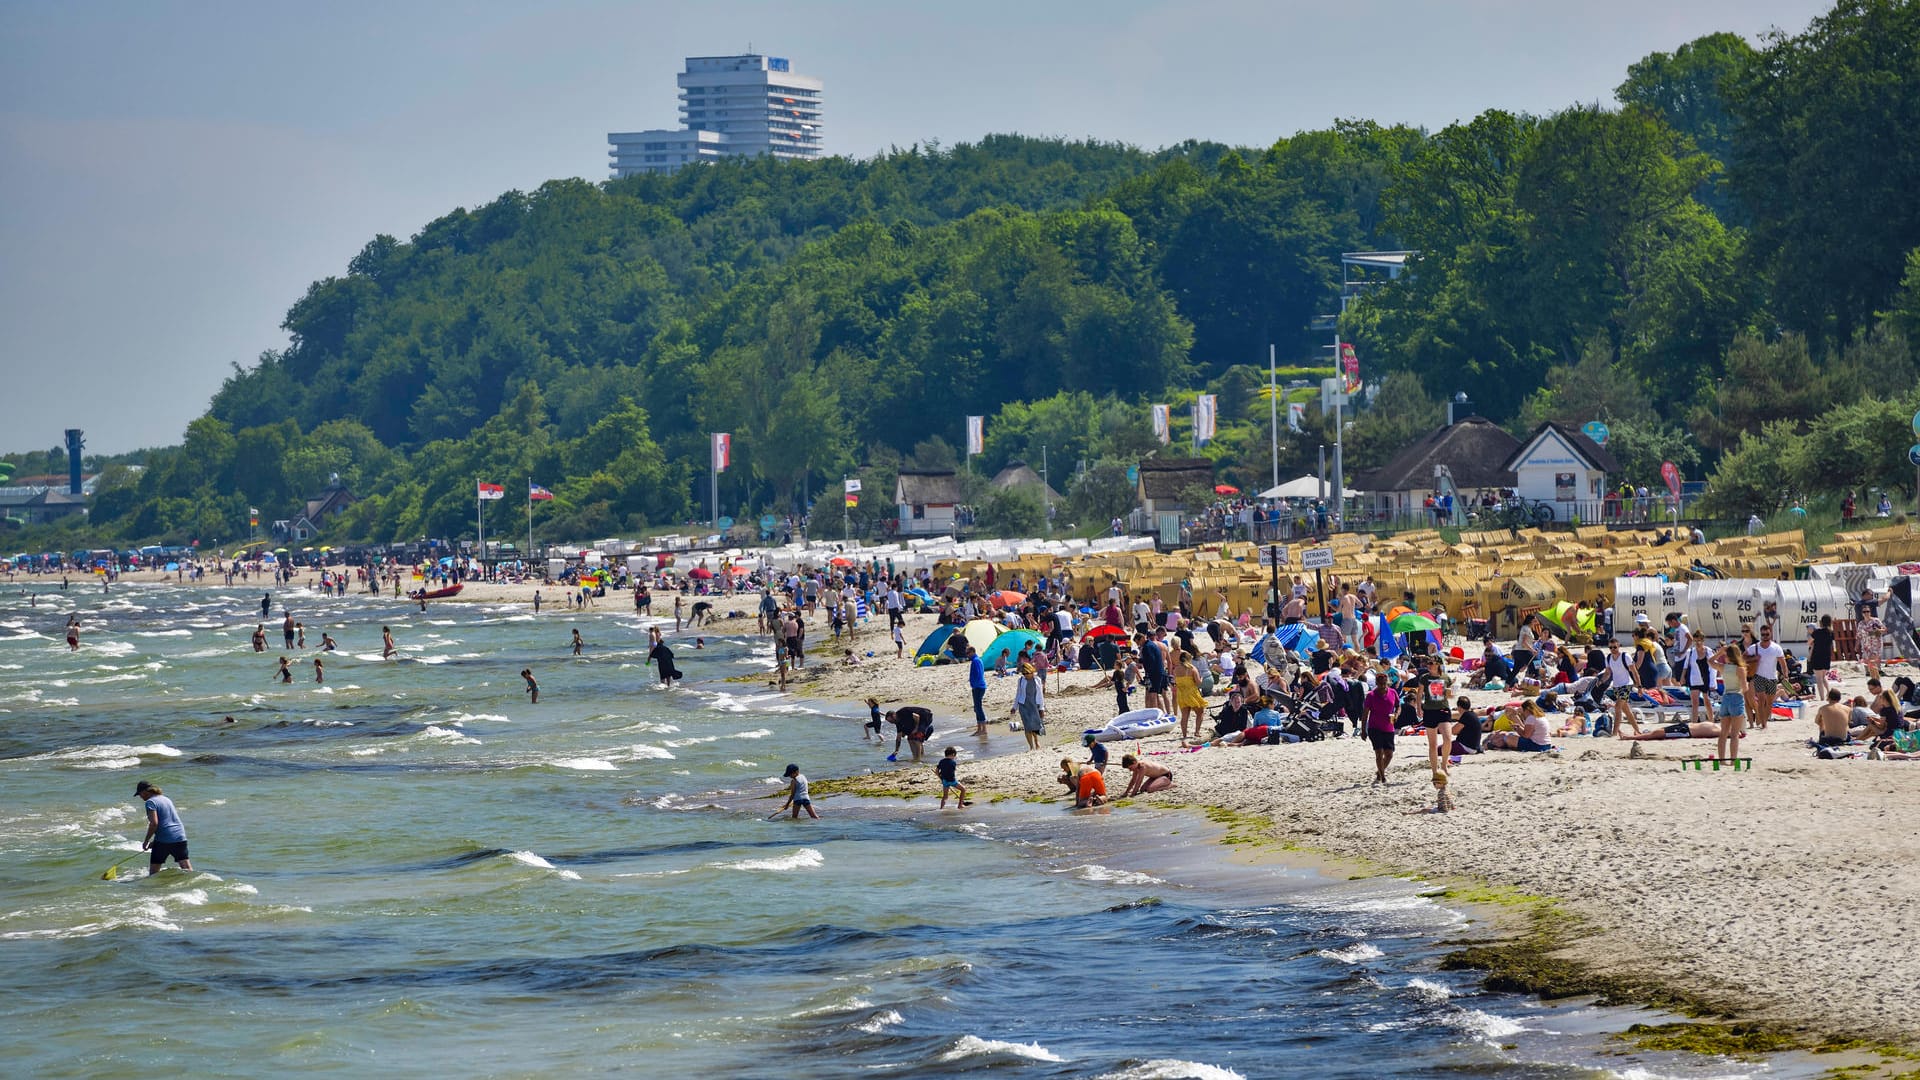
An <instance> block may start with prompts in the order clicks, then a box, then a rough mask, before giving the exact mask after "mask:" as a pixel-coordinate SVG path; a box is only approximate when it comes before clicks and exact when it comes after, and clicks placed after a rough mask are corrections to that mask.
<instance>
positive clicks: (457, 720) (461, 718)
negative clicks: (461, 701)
mask: <svg viewBox="0 0 1920 1080" xmlns="http://www.w3.org/2000/svg"><path fill="white" fill-rule="evenodd" d="M469 720H491V721H493V722H494V723H497V724H511V723H513V721H511V720H509V719H507V718H506V717H504V716H501V715H499V714H498V713H464V712H463V713H455V714H453V716H452V718H450V719H449V720H448V721H447V723H449V724H464V723H466V722H467V721H469Z"/></svg>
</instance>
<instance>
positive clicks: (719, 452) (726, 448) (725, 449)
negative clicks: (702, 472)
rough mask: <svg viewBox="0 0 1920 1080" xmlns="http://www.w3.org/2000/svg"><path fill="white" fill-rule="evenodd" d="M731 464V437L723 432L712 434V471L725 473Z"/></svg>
mask: <svg viewBox="0 0 1920 1080" xmlns="http://www.w3.org/2000/svg"><path fill="white" fill-rule="evenodd" d="M731 464H733V436H732V435H730V434H728V433H727V432H724V431H716V432H714V433H713V471H714V472H717V473H721V472H726V471H727V466H729V465H731Z"/></svg>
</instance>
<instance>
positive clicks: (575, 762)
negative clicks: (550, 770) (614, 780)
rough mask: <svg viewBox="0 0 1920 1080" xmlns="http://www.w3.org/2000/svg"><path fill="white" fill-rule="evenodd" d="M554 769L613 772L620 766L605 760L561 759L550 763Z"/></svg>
mask: <svg viewBox="0 0 1920 1080" xmlns="http://www.w3.org/2000/svg"><path fill="white" fill-rule="evenodd" d="M551 764H552V765H553V767H554V768H556V769H577V770H579V771H580V772H613V771H614V770H616V769H618V768H619V767H620V766H618V765H615V764H614V763H613V762H611V761H608V760H606V759H605V758H590V757H588V758H581V757H576V758H561V759H560V760H559V761H555V762H552V763H551Z"/></svg>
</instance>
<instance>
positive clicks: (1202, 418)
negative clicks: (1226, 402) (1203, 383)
mask: <svg viewBox="0 0 1920 1080" xmlns="http://www.w3.org/2000/svg"><path fill="white" fill-rule="evenodd" d="M1217 400H1218V399H1217V398H1216V397H1215V396H1214V395H1212V394H1201V395H1200V396H1199V397H1197V398H1194V399H1193V445H1195V446H1205V445H1206V444H1207V443H1209V442H1212V441H1213V432H1214V415H1215V411H1216V406H1215V402H1216V401H1217Z"/></svg>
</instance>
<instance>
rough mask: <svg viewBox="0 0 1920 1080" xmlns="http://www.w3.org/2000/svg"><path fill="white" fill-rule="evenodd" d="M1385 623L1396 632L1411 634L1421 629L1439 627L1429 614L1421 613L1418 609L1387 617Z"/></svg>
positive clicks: (1435, 628) (1436, 628)
mask: <svg viewBox="0 0 1920 1080" xmlns="http://www.w3.org/2000/svg"><path fill="white" fill-rule="evenodd" d="M1387 625H1388V626H1390V627H1392V628H1393V632H1394V633H1396V634H1412V633H1418V632H1419V631H1421V630H1438V629H1440V624H1439V623H1437V622H1434V621H1433V618H1432V617H1431V616H1428V615H1423V614H1421V613H1420V612H1418V611H1409V612H1406V613H1405V614H1403V615H1400V616H1399V617H1397V618H1393V619H1389V620H1388V621H1387Z"/></svg>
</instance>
